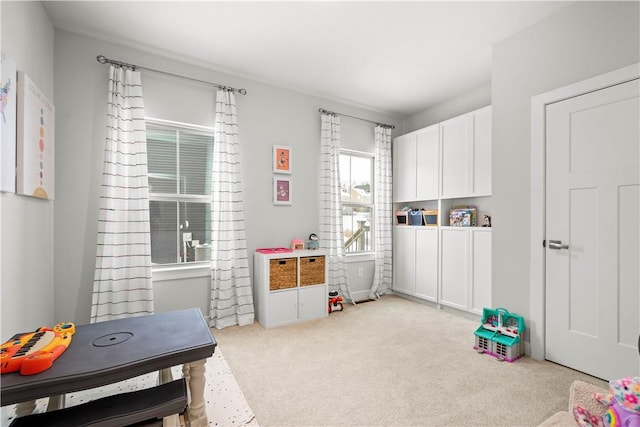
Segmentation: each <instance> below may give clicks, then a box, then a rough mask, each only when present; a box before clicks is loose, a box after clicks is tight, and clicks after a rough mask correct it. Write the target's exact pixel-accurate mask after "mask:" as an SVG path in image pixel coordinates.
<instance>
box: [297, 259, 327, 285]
mask: <svg viewBox="0 0 640 427" xmlns="http://www.w3.org/2000/svg"><path fill="white" fill-rule="evenodd" d="M323 283H324V256H308V257H301V258H300V286H310V285H321V284H323Z"/></svg>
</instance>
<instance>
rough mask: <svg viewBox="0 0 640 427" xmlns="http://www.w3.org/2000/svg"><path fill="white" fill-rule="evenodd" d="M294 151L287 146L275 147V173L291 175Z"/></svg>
mask: <svg viewBox="0 0 640 427" xmlns="http://www.w3.org/2000/svg"><path fill="white" fill-rule="evenodd" d="M292 158H293V150H292V149H291V147H288V146H286V145H274V146H273V159H272V160H273V171H274V172H275V173H286V174H291V165H292V164H291V162H292Z"/></svg>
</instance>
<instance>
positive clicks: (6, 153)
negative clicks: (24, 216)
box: [0, 52, 18, 193]
mask: <svg viewBox="0 0 640 427" xmlns="http://www.w3.org/2000/svg"><path fill="white" fill-rule="evenodd" d="M1 55H2V59H1V60H0V63H1V64H2V77H1V79H0V129H1V131H0V134H1V135H2V144H1V150H0V171H2V173H1V175H0V191H6V192H9V193H15V192H16V108H17V96H16V93H17V91H18V84H17V80H18V79H17V77H18V72H17V69H16V63H15V62H13V60H12V59H11V58H9V57H8V56H6V55H5V53H4V52H2V54H1Z"/></svg>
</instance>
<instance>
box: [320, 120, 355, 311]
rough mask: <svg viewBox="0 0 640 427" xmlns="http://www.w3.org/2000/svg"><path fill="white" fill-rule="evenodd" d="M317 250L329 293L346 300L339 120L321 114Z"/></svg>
mask: <svg viewBox="0 0 640 427" xmlns="http://www.w3.org/2000/svg"><path fill="white" fill-rule="evenodd" d="M319 231H320V235H319V236H318V237H319V238H320V248H322V249H324V250H325V251H326V252H327V254H328V256H327V258H328V264H329V266H328V270H329V277H328V278H327V279H328V280H327V284H328V287H329V291H340V293H341V295H342V296H343V297H344V298H345V299H347V300H349V301H353V298H351V291H350V288H349V277H348V275H347V267H346V265H345V263H344V233H343V228H342V200H341V197H340V118H339V117H336V116H335V115H333V114H322V116H321V128H320V229H319Z"/></svg>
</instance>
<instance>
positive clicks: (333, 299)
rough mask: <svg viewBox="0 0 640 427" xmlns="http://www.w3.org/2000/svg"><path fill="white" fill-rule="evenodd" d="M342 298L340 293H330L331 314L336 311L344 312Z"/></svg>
mask: <svg viewBox="0 0 640 427" xmlns="http://www.w3.org/2000/svg"><path fill="white" fill-rule="evenodd" d="M343 308H344V307H343V306H342V297H341V296H340V295H338V291H333V292H329V313H332V312H334V311H342V309H343Z"/></svg>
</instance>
